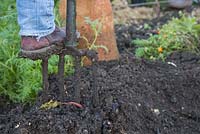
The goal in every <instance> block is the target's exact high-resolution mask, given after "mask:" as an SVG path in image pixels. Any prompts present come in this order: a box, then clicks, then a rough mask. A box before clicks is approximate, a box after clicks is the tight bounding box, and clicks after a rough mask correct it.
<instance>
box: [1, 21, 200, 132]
mask: <svg viewBox="0 0 200 134" xmlns="http://www.w3.org/2000/svg"><path fill="white" fill-rule="evenodd" d="M166 20H167V19H166ZM134 27H135V26H132V27H128V28H127V27H123V26H117V27H116V35H117V41H118V44H119V49H120V52H121V58H120V59H119V60H118V61H111V62H100V63H97V64H94V65H92V66H90V67H84V68H81V69H80V70H78V72H77V74H76V75H75V76H76V77H75V76H71V77H67V78H66V79H65V82H66V88H65V90H66V92H65V93H62V94H64V96H65V100H62V101H63V102H69V101H75V99H74V97H73V96H74V94H75V93H74V91H75V89H80V90H81V97H80V103H81V104H82V105H83V108H79V107H76V106H74V105H61V106H59V107H57V108H52V109H49V110H41V109H39V107H40V106H41V105H42V104H43V103H44V102H46V101H49V100H51V99H52V100H60V96H61V94H60V93H59V90H58V82H57V79H56V77H55V76H51V77H50V78H49V82H50V88H49V91H48V94H47V93H45V95H44V92H41V93H40V95H39V97H38V99H37V101H36V103H35V104H34V105H32V106H27V105H26V106H23V105H17V104H15V105H14V104H8V105H5V103H0V106H1V109H0V112H1V113H0V134H200V57H199V56H197V55H195V54H191V53H189V52H176V53H174V54H172V55H170V56H169V57H168V59H167V62H166V63H164V62H161V61H148V60H143V59H137V58H135V57H134V54H133V50H134V47H131V45H130V42H131V39H132V38H133V37H132V36H134V35H137V37H138V38H147V37H148V35H146V33H147V32H146V31H145V30H143V31H141V29H139V30H140V32H139V31H137V30H135V28H134ZM134 38H136V37H134ZM173 63H174V64H173ZM77 76H78V77H77ZM0 100H2V101H3V100H4V99H3V98H1V99H0Z"/></svg>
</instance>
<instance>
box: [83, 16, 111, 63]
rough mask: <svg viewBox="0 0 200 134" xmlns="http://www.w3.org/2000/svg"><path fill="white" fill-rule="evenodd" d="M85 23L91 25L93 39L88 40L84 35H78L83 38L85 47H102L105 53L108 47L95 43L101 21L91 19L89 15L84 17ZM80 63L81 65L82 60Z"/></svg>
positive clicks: (89, 48)
mask: <svg viewBox="0 0 200 134" xmlns="http://www.w3.org/2000/svg"><path fill="white" fill-rule="evenodd" d="M85 23H86V24H88V25H89V26H90V27H91V29H92V31H93V33H94V39H93V41H92V42H89V40H88V39H87V38H86V37H85V36H81V37H80V38H81V39H84V40H85V42H86V46H87V49H88V50H95V51H97V49H98V48H102V49H104V50H105V52H106V53H108V48H107V47H106V46H104V45H97V44H96V41H97V38H98V36H99V34H100V33H101V29H102V23H101V22H100V21H99V20H98V19H96V20H93V21H92V20H91V19H90V18H89V17H85ZM85 58H87V57H86V56H84V57H83V58H82V60H81V61H83V60H84V59H85ZM81 64H82V65H83V62H82V63H81Z"/></svg>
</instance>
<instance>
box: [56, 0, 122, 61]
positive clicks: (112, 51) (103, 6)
mask: <svg viewBox="0 0 200 134" xmlns="http://www.w3.org/2000/svg"><path fill="white" fill-rule="evenodd" d="M59 9H60V14H61V17H62V18H63V19H65V18H66V0H61V1H60V8H59ZM85 17H89V18H90V19H91V20H96V19H98V20H99V21H100V22H101V24H102V29H101V33H100V34H99V36H98V39H97V41H96V43H95V44H96V45H104V46H105V47H107V48H108V50H109V52H108V53H106V52H105V50H104V49H102V48H99V49H98V57H99V60H100V61H104V60H105V61H109V60H115V59H118V58H119V52H118V49H117V44H116V39H115V32H114V24H113V14H112V7H111V3H110V0H77V29H78V31H79V32H80V33H81V36H84V37H86V38H87V39H88V40H89V42H92V41H93V40H94V33H93V32H92V30H91V27H90V26H89V25H88V24H86V23H85ZM85 44H86V43H85V41H84V40H83V39H80V41H79V46H78V47H79V48H85V47H86V45H85ZM87 64H88V63H87Z"/></svg>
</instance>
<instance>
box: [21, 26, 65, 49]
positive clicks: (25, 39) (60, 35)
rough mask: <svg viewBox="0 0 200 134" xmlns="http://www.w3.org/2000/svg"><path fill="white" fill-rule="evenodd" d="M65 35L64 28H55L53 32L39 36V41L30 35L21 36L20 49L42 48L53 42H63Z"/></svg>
mask: <svg viewBox="0 0 200 134" xmlns="http://www.w3.org/2000/svg"><path fill="white" fill-rule="evenodd" d="M65 37H66V33H65V30H64V29H61V28H57V27H56V28H55V30H54V32H53V33H51V34H49V35H47V36H45V37H41V38H40V39H39V41H38V40H37V38H36V37H30V36H22V39H21V49H22V50H23V51H35V50H39V49H42V48H46V47H49V46H51V45H53V44H57V43H63V42H64V39H65Z"/></svg>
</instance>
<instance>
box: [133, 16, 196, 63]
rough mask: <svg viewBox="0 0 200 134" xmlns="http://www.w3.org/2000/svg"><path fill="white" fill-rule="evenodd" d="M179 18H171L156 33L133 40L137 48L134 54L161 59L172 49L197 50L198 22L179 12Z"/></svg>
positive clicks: (172, 50) (194, 51)
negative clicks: (146, 37) (145, 37)
mask: <svg viewBox="0 0 200 134" xmlns="http://www.w3.org/2000/svg"><path fill="white" fill-rule="evenodd" d="M180 15H181V17H180V18H173V19H172V20H171V21H169V22H168V23H167V24H165V25H163V26H162V27H161V29H160V30H159V32H158V34H156V35H151V36H150V37H149V38H148V39H136V40H133V42H132V43H133V44H134V45H136V47H137V49H136V51H135V55H136V56H137V57H143V58H146V59H152V60H155V59H161V60H165V59H166V57H167V56H168V55H169V54H171V53H172V52H174V51H191V52H193V53H198V52H199V40H200V38H199V35H200V24H197V19H196V18H195V17H190V16H186V15H184V14H182V13H181V14H180Z"/></svg>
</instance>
